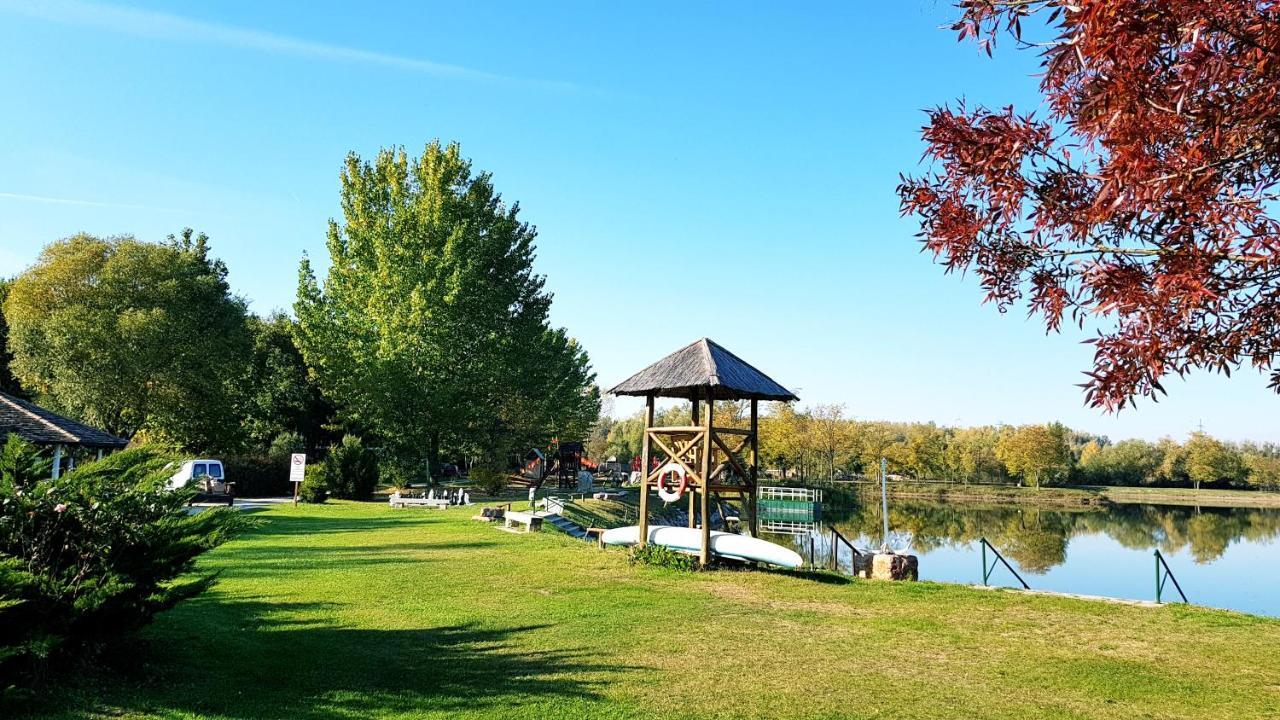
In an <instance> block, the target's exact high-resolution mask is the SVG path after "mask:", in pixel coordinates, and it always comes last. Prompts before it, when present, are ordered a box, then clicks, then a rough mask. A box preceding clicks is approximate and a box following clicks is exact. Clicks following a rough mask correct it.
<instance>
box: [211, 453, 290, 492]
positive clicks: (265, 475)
mask: <svg viewBox="0 0 1280 720" xmlns="http://www.w3.org/2000/svg"><path fill="white" fill-rule="evenodd" d="M222 464H223V466H224V467H225V468H226V471H227V479H228V480H230V481H231V482H233V483H235V484H236V496H237V497H279V496H281V495H292V494H293V485H292V483H290V482H289V456H288V455H285V456H284V458H283V459H279V458H274V457H265V456H262V455H238V456H231V457H228V458H226V459H224V460H223V461H222Z"/></svg>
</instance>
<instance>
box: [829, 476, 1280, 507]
mask: <svg viewBox="0 0 1280 720" xmlns="http://www.w3.org/2000/svg"><path fill="white" fill-rule="evenodd" d="M842 485H843V486H844V487H849V488H852V490H853V491H854V492H856V493H858V494H859V495H875V496H876V497H879V495H880V486H879V484H876V483H861V482H859V483H848V484H843V483H842ZM888 488H889V495H890V496H891V497H896V498H903V499H916V500H936V501H947V502H977V503H987V504H1016V505H1029V506H1035V507H1050V508H1061V507H1082V506H1088V505H1105V504H1108V503H1114V504H1139V503H1146V504H1152V505H1187V506H1195V505H1198V506H1200V507H1247V508H1280V493H1276V492H1263V491H1258V490H1209V489H1204V490H1198V491H1197V490H1191V489H1187V488H1154V487H1109V486H1100V485H1099V486H1071V487H1043V488H1033V487H1017V486H1013V485H962V484H956V483H942V482H893V483H890V484H889V486H888Z"/></svg>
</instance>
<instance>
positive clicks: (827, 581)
mask: <svg viewBox="0 0 1280 720" xmlns="http://www.w3.org/2000/svg"><path fill="white" fill-rule="evenodd" d="M770 572H772V573H774V574H775V575H785V576H787V577H789V578H795V579H797V580H808V581H809V582H816V583H821V584H823V585H848V584H850V583H852V582H853V578H850V577H846V576H844V575H837V574H835V573H833V572H829V571H826V570H772V571H770Z"/></svg>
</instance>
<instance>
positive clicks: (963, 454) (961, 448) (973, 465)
mask: <svg viewBox="0 0 1280 720" xmlns="http://www.w3.org/2000/svg"><path fill="white" fill-rule="evenodd" d="M999 440H1000V431H999V430H997V429H996V428H994V427H991V426H990V425H986V426H982V427H972V428H961V429H960V430H957V431H956V432H955V434H954V435H952V437H951V439H950V440H949V441H948V442H947V447H946V451H945V458H944V459H945V463H946V466H947V468H948V469H949V472H950V473H951V474H952V476H953V477H958V478H961V479H962V480H964V481H965V482H969V481H971V480H975V481H983V480H986V481H988V482H994V481H998V480H1002V479H1003V478H1004V465H1003V464H1002V463H1001V462H1000V460H999V458H997V457H996V445H997V443H998V442H999Z"/></svg>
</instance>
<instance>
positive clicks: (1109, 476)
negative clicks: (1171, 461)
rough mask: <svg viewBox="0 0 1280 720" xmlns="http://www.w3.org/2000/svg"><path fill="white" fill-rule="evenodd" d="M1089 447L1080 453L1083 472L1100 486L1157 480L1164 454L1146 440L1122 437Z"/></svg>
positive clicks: (1138, 483) (1137, 483)
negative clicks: (1093, 449) (1092, 449)
mask: <svg viewBox="0 0 1280 720" xmlns="http://www.w3.org/2000/svg"><path fill="white" fill-rule="evenodd" d="M1088 448H1089V446H1086V449H1085V450H1084V451H1083V452H1082V453H1081V454H1080V472H1081V474H1082V475H1083V476H1084V479H1085V481H1086V482H1090V483H1094V484H1097V485H1129V486H1134V485H1144V484H1150V483H1151V482H1152V481H1154V480H1155V479H1156V477H1157V475H1158V473H1159V470H1160V464H1161V462H1162V461H1163V459H1164V458H1163V455H1162V454H1161V452H1160V449H1159V447H1158V446H1156V445H1152V444H1151V443H1149V442H1146V441H1145V440H1121V441H1120V442H1118V443H1116V444H1114V445H1105V446H1102V447H1100V448H1098V449H1097V450H1096V451H1090V450H1089V449H1088Z"/></svg>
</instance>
